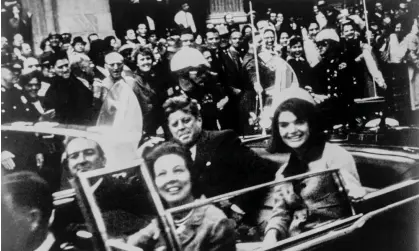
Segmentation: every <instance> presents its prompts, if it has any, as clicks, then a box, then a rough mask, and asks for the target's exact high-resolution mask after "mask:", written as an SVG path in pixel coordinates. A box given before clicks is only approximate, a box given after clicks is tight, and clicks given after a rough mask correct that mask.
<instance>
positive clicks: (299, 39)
mask: <svg viewBox="0 0 419 251" xmlns="http://www.w3.org/2000/svg"><path fill="white" fill-rule="evenodd" d="M298 43H301V45H303V38H302V37H300V36H298V35H294V36H292V37H291V38H290V39H289V41H288V46H289V47H293V46H294V45H296V44H298Z"/></svg>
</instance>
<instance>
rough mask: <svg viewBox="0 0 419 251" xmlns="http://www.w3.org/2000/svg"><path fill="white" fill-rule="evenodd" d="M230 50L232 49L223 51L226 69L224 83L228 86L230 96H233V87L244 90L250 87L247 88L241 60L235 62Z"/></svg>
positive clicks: (222, 57)
mask: <svg viewBox="0 0 419 251" xmlns="http://www.w3.org/2000/svg"><path fill="white" fill-rule="evenodd" d="M229 50H230V49H229V48H228V49H227V50H224V51H223V53H222V54H221V59H222V62H223V68H224V76H223V77H224V79H223V82H224V85H225V86H226V90H227V91H228V92H229V93H228V94H231V87H233V88H237V89H240V90H243V89H245V88H246V87H248V86H245V81H244V75H243V67H242V63H241V62H240V60H237V62H234V60H233V58H232V57H231V53H230V52H229ZM237 56H238V57H239V55H237Z"/></svg>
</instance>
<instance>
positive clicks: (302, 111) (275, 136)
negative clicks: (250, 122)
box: [267, 98, 325, 153]
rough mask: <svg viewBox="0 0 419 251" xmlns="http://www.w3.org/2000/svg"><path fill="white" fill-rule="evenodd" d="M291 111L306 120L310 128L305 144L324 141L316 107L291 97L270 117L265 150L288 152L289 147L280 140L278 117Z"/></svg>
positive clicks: (300, 118) (298, 117) (315, 143)
mask: <svg viewBox="0 0 419 251" xmlns="http://www.w3.org/2000/svg"><path fill="white" fill-rule="evenodd" d="M286 111H287V112H291V113H293V114H294V115H295V116H296V117H297V119H298V120H303V121H307V123H308V126H309V128H310V137H309V139H308V142H307V144H309V145H317V144H323V143H324V142H325V135H324V133H323V132H322V126H321V123H320V122H319V121H322V120H321V116H320V112H319V110H318V108H317V107H316V106H315V105H314V104H312V103H310V102H308V101H306V100H303V99H299V98H291V99H288V100H286V101H284V102H283V103H282V104H281V105H279V106H278V108H276V110H275V112H274V115H273V118H272V126H271V128H272V136H271V140H270V142H269V146H268V148H267V151H268V152H270V153H281V152H290V150H291V149H290V148H289V147H288V146H287V145H286V144H285V143H284V142H283V141H282V138H281V135H280V134H279V126H278V118H279V115H280V114H281V113H282V112H286Z"/></svg>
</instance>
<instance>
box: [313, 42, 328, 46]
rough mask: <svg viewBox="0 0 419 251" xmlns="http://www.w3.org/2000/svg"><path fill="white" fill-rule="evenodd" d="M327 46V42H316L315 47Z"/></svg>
mask: <svg viewBox="0 0 419 251" xmlns="http://www.w3.org/2000/svg"><path fill="white" fill-rule="evenodd" d="M328 45H329V43H328V42H327V41H318V42H316V46H317V47H326V46H328Z"/></svg>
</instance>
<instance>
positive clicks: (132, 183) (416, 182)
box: [2, 122, 419, 251]
mask: <svg viewBox="0 0 419 251" xmlns="http://www.w3.org/2000/svg"><path fill="white" fill-rule="evenodd" d="M403 130H406V129H403ZM403 130H399V131H401V132H403V133H402V134H404V135H406V131H403ZM409 133H410V134H409V135H411V137H412V135H417V130H415V129H413V130H412V131H410V132H409ZM368 135H369V136H360V134H358V137H356V135H355V134H354V135H352V136H349V137H347V138H343V139H342V138H340V139H336V137H332V138H331V141H335V143H336V144H340V145H341V146H343V147H344V148H345V149H347V150H348V151H349V152H350V153H351V154H352V155H353V156H354V158H355V160H356V164H357V168H358V172H359V174H360V177H361V183H362V185H363V186H364V187H365V188H366V190H367V191H368V194H367V195H366V196H364V197H363V198H361V199H359V200H357V201H350V200H349V199H348V198H347V195H346V193H345V190H344V189H342V184H341V179H340V174H339V170H327V171H324V172H319V173H309V174H304V175H298V176H294V177H290V178H287V179H286V180H284V181H280V182H274V181H273V182H269V183H266V184H260V185H258V186H255V187H249V188H245V189H242V190H239V191H234V192H231V193H228V194H223V195H219V196H217V197H213V198H207V199H204V200H199V201H196V202H194V203H191V204H188V205H184V206H181V207H178V208H171V209H167V208H165V206H164V204H163V203H162V201H161V200H160V198H159V196H158V194H157V192H156V189H155V187H154V185H153V181H152V179H151V175H150V173H149V172H148V169H147V168H146V166H145V164H144V163H143V162H142V160H141V159H140V158H139V156H137V154H136V149H137V148H138V146H139V144H140V142H141V134H140V133H137V134H135V133H128V134H125V135H124V134H121V133H118V132H115V131H112V130H110V129H104V128H101V127H80V126H68V125H65V126H64V125H59V124H55V123H38V124H32V123H25V122H16V123H12V124H5V125H2V152H3V151H6V150H7V151H9V152H11V153H13V154H14V155H15V156H16V157H15V158H16V162H18V159H20V160H19V161H20V162H21V163H25V164H26V165H25V166H27V167H31V168H32V170H34V171H37V172H39V173H40V174H41V175H42V176H43V177H44V178H45V179H47V180H48V181H49V182H50V183H51V184H53V186H54V188H55V190H56V192H55V193H54V206H55V220H54V223H53V225H52V231H53V232H54V233H55V235H56V237H57V239H59V240H61V241H62V242H66V243H68V245H76V246H77V247H79V248H81V249H82V250H153V249H154V248H153V247H152V246H142V247H134V246H130V245H128V244H126V242H125V241H124V240H125V239H126V237H127V236H129V235H130V234H132V233H134V232H136V231H138V230H139V229H142V228H144V227H146V226H147V225H148V224H149V223H150V222H151V221H152V220H153V219H157V220H158V225H159V226H160V229H161V233H162V240H163V242H164V245H163V246H162V248H165V249H166V250H182V249H181V243H180V240H179V238H178V236H177V234H176V229H175V226H174V221H173V217H172V215H173V214H174V213H176V212H178V211H182V210H188V209H191V208H195V207H201V206H204V205H206V204H209V203H212V204H216V205H221V204H223V202H224V201H230V200H233V199H234V198H235V197H239V196H245V195H246V194H247V193H249V192H252V191H255V190H258V189H264V188H267V187H273V186H275V185H277V184H279V183H283V182H292V181H296V180H303V179H307V178H310V177H313V176H316V175H332V176H333V177H334V178H335V179H334V180H335V182H336V189H337V191H338V192H339V193H341V195H342V196H344V197H345V198H347V202H348V203H347V206H348V208H349V212H350V213H349V214H348V215H347V217H344V218H342V219H338V220H336V221H332V222H327V223H325V224H323V225H320V226H318V227H316V228H315V229H313V230H309V231H307V232H303V233H300V234H298V235H295V236H292V237H290V238H287V239H285V240H281V241H279V242H277V243H276V244H275V245H273V246H268V247H267V246H263V245H262V239H263V232H262V231H261V230H260V229H261V227H260V226H258V225H256V226H247V225H246V226H245V225H243V224H241V221H240V217H237V215H235V214H234V212H233V213H232V214H229V217H232V218H234V220H235V221H236V223H237V224H236V225H237V229H236V232H237V236H238V239H237V245H236V247H237V250H315V249H316V250H329V249H330V250H332V249H333V250H335V249H339V250H409V251H410V250H412V251H413V250H415V251H416V250H419V238H418V236H419V217H418V215H419V179H418V177H419V148H418V147H417V146H415V145H402V144H401V143H403V142H401V141H400V140H399V141H391V140H389V139H385V138H384V136H383V137H381V138H380V137H378V136H377V134H376V137H373V136H372V135H373V132H370V133H369V134H368ZM391 135H392V137H394V135H396V133H393V134H391ZM66 137H84V138H89V139H92V140H95V141H96V142H97V143H98V144H99V145H100V146H101V147H102V148H103V150H104V152H105V156H106V158H107V165H106V167H105V168H103V169H98V170H93V171H88V172H85V173H80V174H79V175H78V177H77V178H76V179H74V180H73V181H74V182H70V185H71V186H72V188H70V189H66V188H68V187H69V186H68V183H69V180H71V178H70V177H69V176H68V174H67V170H66V168H64V167H63V161H62V160H61V156H62V154H63V140H64V139H65V138H66ZM268 139H269V135H257V136H252V137H245V138H243V144H246V145H248V146H249V147H251V148H252V149H253V150H254V151H256V152H257V153H258V154H259V155H260V156H262V157H264V158H271V159H273V160H275V161H277V162H278V163H284V162H285V161H287V158H288V155H287V154H283V155H270V154H268V153H267V152H266V151H265V146H266V144H267V141H268ZM363 139H368V140H367V141H363ZM416 139H417V138H416ZM383 142H386V144H384V143H383ZM40 154H41V156H43V158H39V155H40ZM22 158H24V160H22ZM16 166H18V165H16ZM2 168H3V167H2ZM12 171H13V170H4V169H3V170H2V172H12ZM271 210H272V207H271V205H268V204H267V205H265V207H264V208H263V209H261V214H263V213H265V215H269V213H270V211H271ZM249 233H251V234H249ZM162 250H163V249H162Z"/></svg>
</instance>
